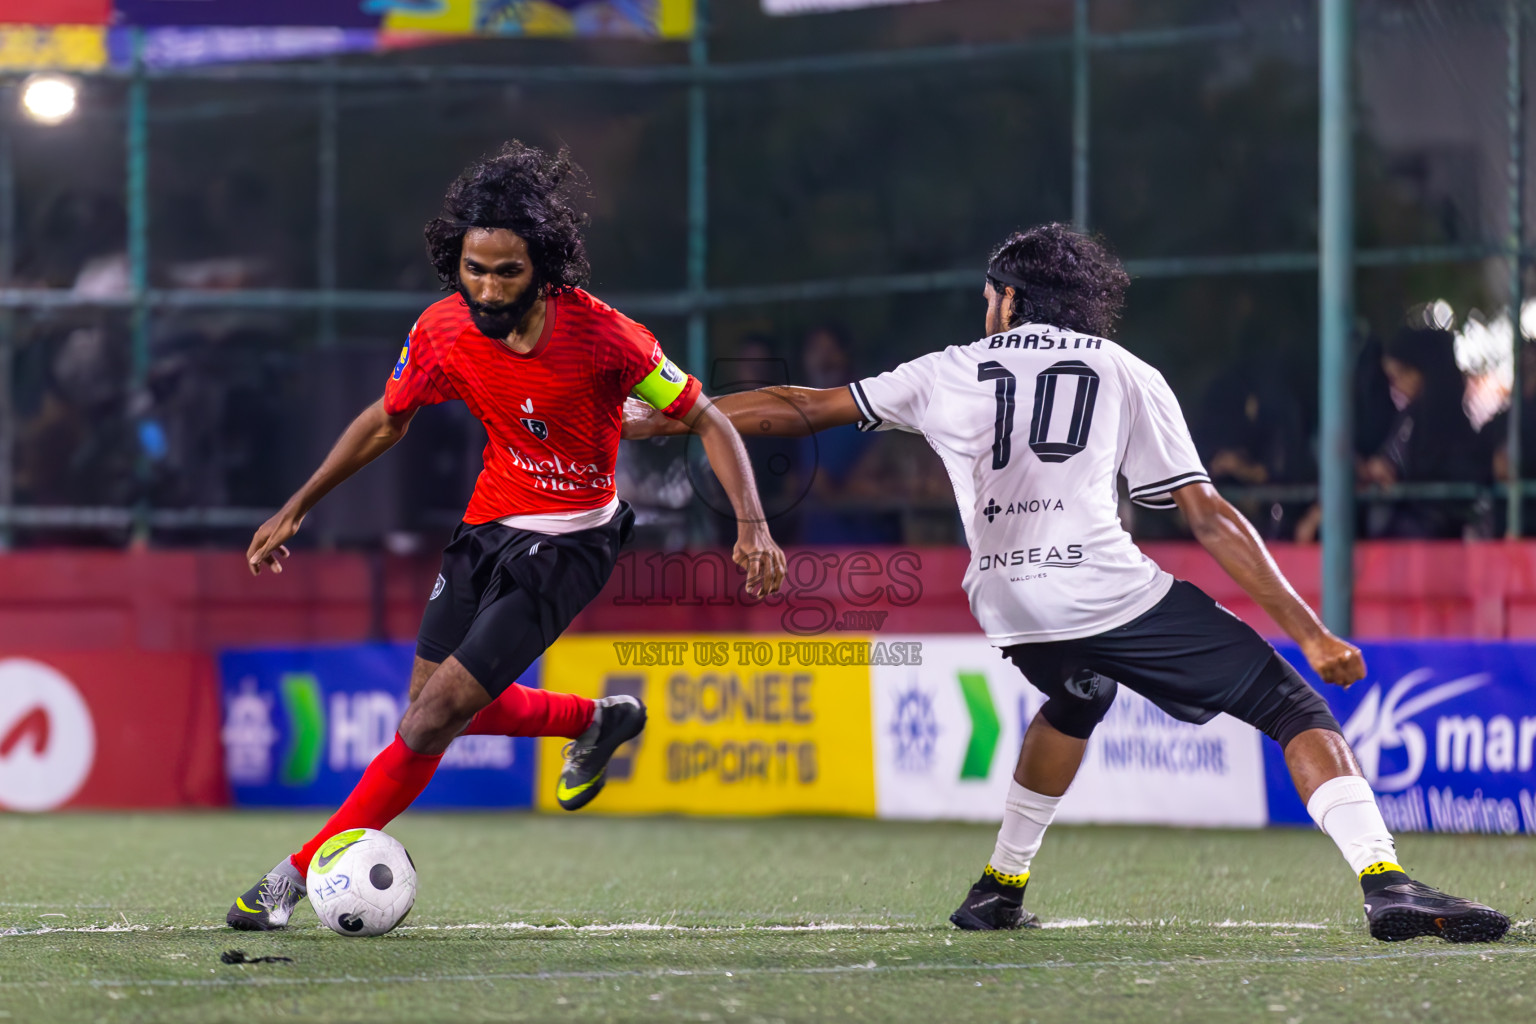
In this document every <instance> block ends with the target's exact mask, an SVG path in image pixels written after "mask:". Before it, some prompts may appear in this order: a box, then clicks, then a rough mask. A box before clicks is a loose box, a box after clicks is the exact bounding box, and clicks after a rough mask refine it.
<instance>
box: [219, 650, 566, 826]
mask: <svg viewBox="0 0 1536 1024" xmlns="http://www.w3.org/2000/svg"><path fill="white" fill-rule="evenodd" d="M414 655H415V645H414V644H369V645H358V646H345V647H300V648H292V649H284V650H253V651H226V652H224V654H223V655H222V656H221V657H220V659H219V666H220V676H221V686H222V690H223V696H224V726H223V730H222V733H221V735H222V738H223V741H224V760H225V768H226V770H227V772H228V775H229V783H230V787H231V789H232V790H233V792H234V798H235V803H236V804H238V805H242V806H248V807H249V806H257V807H271V806H326V807H329V806H334V805H336V804H339V803H340V802H341V801H342V800H343V799H344V798H345V797H346V795H347V794H348V793H350V792H351V791H352V787H353V786H354V785H356V784H357V780H358V779H359V778H360V777H361V776H362V773H363V769H364V768H366V767H367V766H368V762H370V761H372V760H373V758H374V755H375V754H377V753H378V752H379V751H380V750H383V749H384V747H385V746H387V745H388V744H389V742H390V741H391V740H392V739H393V738H394V735H395V727H396V726H397V725H398V724H399V722H400V716H401V714H403V713H404V711H405V705H406V698H407V695H408V693H409V689H410V679H411V662H412V659H413V657H414ZM538 670H539V666H538V664H537V663H535V664H534V666H533V668H532V669H530V670H529V671H528V672H527V673H526V674H525V675H524V677H523V678H522V679H521V680H520V682H522V683H523V685H525V686H537V685H538ZM533 772H534V741H533V740H532V739H527V738H513V737H510V736H461V737H459V738H458V739H456V740H454V741H453V744H452V746H450V747H449V748H448V752H447V753H446V754H444V755H443V760H442V762H441V764H440V765H439V766H438V769H437V775H436V776H434V777H433V779H432V783H431V785H429V786H428V787H427V789H426V792H424V793H423V794H422V795H421V797H420V799H418V800H417V801H416V803H415V805H414V806H416V807H440V808H441V807H527V806H529V805H530V804H531V803H532V801H533Z"/></svg>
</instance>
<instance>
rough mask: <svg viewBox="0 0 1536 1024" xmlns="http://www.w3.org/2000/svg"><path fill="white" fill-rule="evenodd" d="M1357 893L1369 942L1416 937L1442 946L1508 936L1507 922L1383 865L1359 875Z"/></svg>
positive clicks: (1478, 905)
mask: <svg viewBox="0 0 1536 1024" xmlns="http://www.w3.org/2000/svg"><path fill="white" fill-rule="evenodd" d="M1360 888H1361V889H1363V890H1364V891H1365V923H1366V924H1367V925H1368V926H1369V927H1370V929H1371V937H1372V938H1373V939H1380V940H1381V941H1382V942H1401V941H1403V940H1404V939H1416V938H1418V937H1419V936H1421V935H1438V936H1439V937H1440V938H1442V939H1444V940H1446V941H1447V942H1497V941H1498V940H1499V939H1502V938H1503V937H1504V933H1505V932H1507V931H1509V918H1507V917H1505V916H1504V915H1503V914H1501V913H1499V912H1498V911H1497V910H1494V909H1493V908H1492V907H1485V906H1483V905H1482V904H1481V903H1473V902H1472V901H1471V900H1464V899H1462V898H1461V897H1460V896H1451V895H1448V894H1446V893H1443V892H1441V891H1440V890H1438V889H1431V888H1430V887H1429V886H1427V885H1425V884H1424V883H1423V882H1415V881H1414V880H1413V879H1411V878H1409V877H1408V873H1407V872H1405V871H1404V870H1403V869H1402V868H1401V867H1399V866H1398V865H1396V864H1393V863H1390V862H1388V861H1380V862H1378V863H1376V864H1372V865H1371V866H1370V867H1368V868H1366V869H1365V870H1364V871H1362V872H1360Z"/></svg>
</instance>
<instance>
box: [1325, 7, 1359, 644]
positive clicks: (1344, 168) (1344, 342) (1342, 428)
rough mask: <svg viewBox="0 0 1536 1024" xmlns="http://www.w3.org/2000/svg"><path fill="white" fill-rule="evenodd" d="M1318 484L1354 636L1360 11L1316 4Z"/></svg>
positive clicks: (1343, 607)
mask: <svg viewBox="0 0 1536 1024" xmlns="http://www.w3.org/2000/svg"><path fill="white" fill-rule="evenodd" d="M1318 15H1319V26H1318V28H1319V32H1318V39H1319V50H1320V52H1319V55H1318V56H1319V62H1318V72H1319V90H1318V100H1319V108H1320V109H1319V118H1318V121H1319V126H1318V134H1319V140H1318V141H1319V143H1320V145H1319V168H1318V172H1319V173H1318V185H1319V203H1320V209H1319V216H1318V220H1319V224H1318V335H1319V346H1318V359H1319V363H1320V364H1321V365H1320V367H1319V370H1320V373H1319V388H1318V410H1319V418H1320V421H1321V422H1320V424H1319V437H1318V441H1319V443H1318V456H1319V462H1320V463H1321V466H1320V469H1321V474H1320V478H1319V483H1320V485H1321V492H1320V496H1321V500H1322V506H1323V621H1324V622H1325V623H1327V625H1328V628H1329V629H1331V630H1332V631H1333V632H1335V633H1337V634H1339V635H1340V636H1348V635H1349V634H1350V633H1351V632H1352V630H1353V617H1354V615H1353V613H1354V530H1355V494H1354V492H1355V480H1354V477H1355V466H1354V457H1353V452H1354V437H1353V434H1354V431H1353V429H1352V428H1353V423H1354V416H1353V410H1352V408H1351V406H1352V404H1353V401H1352V399H1353V397H1354V396H1353V394H1352V389H1351V380H1350V379H1351V376H1352V374H1351V371H1352V367H1351V366H1350V360H1351V356H1352V355H1353V353H1352V351H1351V349H1352V348H1353V346H1352V345H1351V343H1350V342H1351V336H1352V334H1353V331H1352V320H1353V317H1354V271H1355V266H1354V262H1355V260H1354V256H1355V254H1354V241H1355V239H1354V234H1355V232H1354V228H1355V214H1354V201H1353V200H1354V196H1353V191H1354V159H1353V153H1352V152H1351V146H1352V143H1353V140H1352V139H1351V135H1352V133H1353V127H1354V91H1353V88H1352V78H1353V76H1352V75H1351V64H1352V61H1353V57H1354V52H1353V51H1354V47H1353V38H1352V37H1353V34H1354V32H1353V30H1354V4H1353V3H1352V2H1351V0H1318Z"/></svg>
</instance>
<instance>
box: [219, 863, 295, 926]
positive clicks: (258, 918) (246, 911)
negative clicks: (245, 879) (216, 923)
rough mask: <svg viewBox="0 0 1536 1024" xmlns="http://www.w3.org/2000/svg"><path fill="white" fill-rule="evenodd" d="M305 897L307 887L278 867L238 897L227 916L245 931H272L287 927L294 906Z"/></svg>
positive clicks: (231, 924)
mask: <svg viewBox="0 0 1536 1024" xmlns="http://www.w3.org/2000/svg"><path fill="white" fill-rule="evenodd" d="M303 898H304V887H303V886H301V885H298V884H297V883H295V882H294V881H293V880H292V879H291V878H288V877H287V876H286V875H283V874H280V873H278V872H276V871H273V872H270V873H268V874H266V875H264V876H263V877H262V879H261V881H259V882H257V883H256V884H255V885H253V886H251V887H250V888H249V889H247V890H245V892H243V893H241V894H240V895H239V896H237V897H235V902H234V905H233V906H231V907H230V908H229V913H228V914H226V915H224V920H225V921H226V922H227V923H228V924H229V926H230V927H231V928H235V929H238V930H239V931H242V932H269V931H272V930H273V929H274V928H285V927H287V925H288V918H289V917H290V916H291V915H292V914H293V908H294V907H296V906H298V903H299V901H300V900H302V899H303Z"/></svg>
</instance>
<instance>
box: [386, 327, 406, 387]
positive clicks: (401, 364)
mask: <svg viewBox="0 0 1536 1024" xmlns="http://www.w3.org/2000/svg"><path fill="white" fill-rule="evenodd" d="M410 361H411V338H410V335H406V338H405V344H404V345H401V346H400V358H399V359H398V360H397V361H396V362H395V372H394V373H392V374H390V375H389V379H390V380H399V379H400V375H401V374H402V373H404V372H405V364H406V363H408V362H410Z"/></svg>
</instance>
